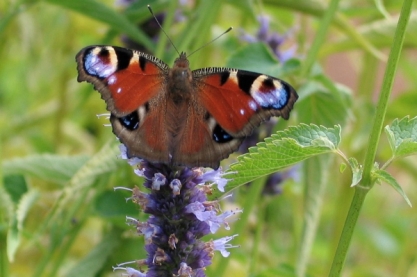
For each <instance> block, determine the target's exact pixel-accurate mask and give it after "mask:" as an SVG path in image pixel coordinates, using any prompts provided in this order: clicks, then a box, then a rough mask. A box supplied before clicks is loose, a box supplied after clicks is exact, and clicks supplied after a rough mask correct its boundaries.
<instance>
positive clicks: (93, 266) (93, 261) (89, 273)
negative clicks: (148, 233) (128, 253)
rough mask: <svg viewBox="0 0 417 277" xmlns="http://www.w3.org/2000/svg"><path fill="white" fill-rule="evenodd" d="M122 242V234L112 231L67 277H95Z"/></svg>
mask: <svg viewBox="0 0 417 277" xmlns="http://www.w3.org/2000/svg"><path fill="white" fill-rule="evenodd" d="M119 240H120V233H118V232H116V231H114V230H113V231H112V232H110V233H108V234H107V235H106V236H105V237H103V240H102V241H101V242H100V243H99V244H98V245H97V246H95V247H94V248H93V249H92V250H91V252H90V253H88V255H87V256H86V257H84V258H83V259H82V260H81V261H80V262H79V263H77V264H76V265H75V266H74V267H73V268H72V269H71V270H70V271H69V272H68V273H67V274H65V276H67V277H73V276H74V277H75V276H83V277H94V276H98V275H99V272H100V271H101V270H102V269H103V265H104V264H105V262H106V260H107V259H108V258H109V257H110V256H111V255H112V254H113V253H114V250H115V248H116V247H117V245H118V243H119Z"/></svg>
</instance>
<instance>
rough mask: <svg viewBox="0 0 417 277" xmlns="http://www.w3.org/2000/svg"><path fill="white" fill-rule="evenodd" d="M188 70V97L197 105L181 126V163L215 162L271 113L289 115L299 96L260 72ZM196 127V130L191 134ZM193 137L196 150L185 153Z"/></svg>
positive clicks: (192, 142)
mask: <svg viewBox="0 0 417 277" xmlns="http://www.w3.org/2000/svg"><path fill="white" fill-rule="evenodd" d="M192 73H193V80H194V81H193V82H194V87H195V88H196V91H195V93H194V95H195V100H194V101H193V102H194V103H197V105H195V109H194V111H193V112H192V113H193V114H194V115H193V116H192V118H193V120H190V121H187V123H186V124H187V125H188V126H185V127H184V132H183V135H182V139H181V141H180V144H179V145H180V146H179V151H180V153H179V154H177V155H176V156H177V157H181V159H179V158H177V159H179V162H182V163H186V164H187V163H196V164H198V165H208V166H211V167H217V166H218V165H219V161H220V160H221V159H223V158H225V157H227V156H228V155H229V154H230V153H232V152H234V151H236V150H237V148H238V147H239V145H240V144H241V142H242V141H243V139H244V138H245V137H246V136H248V135H250V134H251V133H252V131H253V130H254V128H256V127H257V126H258V125H259V124H260V123H261V122H262V121H265V120H267V119H269V118H270V117H271V116H281V117H283V118H285V119H288V118H289V114H290V111H291V109H292V108H293V106H294V103H295V101H296V100H297V98H298V95H297V93H296V92H295V90H294V89H293V88H292V87H291V86H290V85H289V84H287V83H286V82H284V81H282V80H280V79H277V78H274V77H271V76H267V75H263V74H259V73H254V72H249V71H244V70H236V69H230V68H203V69H199V70H195V71H193V72H192ZM201 111H203V112H201ZM197 115H198V116H197ZM197 131H199V132H200V131H201V132H200V133H198V134H199V135H197V136H198V137H197V139H196V133H197ZM202 134H204V135H202ZM200 136H202V137H204V138H202V137H200ZM197 143H201V144H202V145H201V146H200V147H201V149H200V150H199V151H198V152H194V153H195V154H194V155H190V154H185V153H193V151H192V149H194V148H197V147H198V145H196V144H197Z"/></svg>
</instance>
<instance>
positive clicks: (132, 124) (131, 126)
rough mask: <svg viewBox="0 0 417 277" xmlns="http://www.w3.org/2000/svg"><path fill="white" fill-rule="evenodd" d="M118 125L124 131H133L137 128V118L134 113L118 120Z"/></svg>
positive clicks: (136, 114)
mask: <svg viewBox="0 0 417 277" xmlns="http://www.w3.org/2000/svg"><path fill="white" fill-rule="evenodd" d="M119 122H120V124H122V125H123V127H125V128H126V129H128V130H130V131H134V130H136V129H137V128H138V127H139V116H138V113H137V112H136V111H134V112H133V113H131V114H128V115H126V116H123V117H120V118H119Z"/></svg>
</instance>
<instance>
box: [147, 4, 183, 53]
mask: <svg viewBox="0 0 417 277" xmlns="http://www.w3.org/2000/svg"><path fill="white" fill-rule="evenodd" d="M148 10H149V11H150V12H151V14H152V16H153V18H154V19H155V21H156V23H158V26H159V28H161V30H162V32H163V33H164V34H165V36H166V37H167V38H168V40H169V42H171V45H172V46H173V47H174V49H175V51H177V53H178V55H179V54H180V52H179V51H178V49H177V47H175V44H174V43H173V42H172V40H171V38H170V37H169V36H168V35H167V33H165V30H164V28H162V25H161V23H159V21H158V18H156V16H155V14H154V13H153V11H152V8H151V6H150V5H148Z"/></svg>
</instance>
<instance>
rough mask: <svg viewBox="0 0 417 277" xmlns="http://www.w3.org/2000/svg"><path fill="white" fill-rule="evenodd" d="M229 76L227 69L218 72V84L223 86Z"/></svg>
mask: <svg viewBox="0 0 417 277" xmlns="http://www.w3.org/2000/svg"><path fill="white" fill-rule="evenodd" d="M229 76H230V72H229V71H224V72H222V73H221V74H220V85H221V86H223V85H224V83H226V82H227V80H229Z"/></svg>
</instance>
